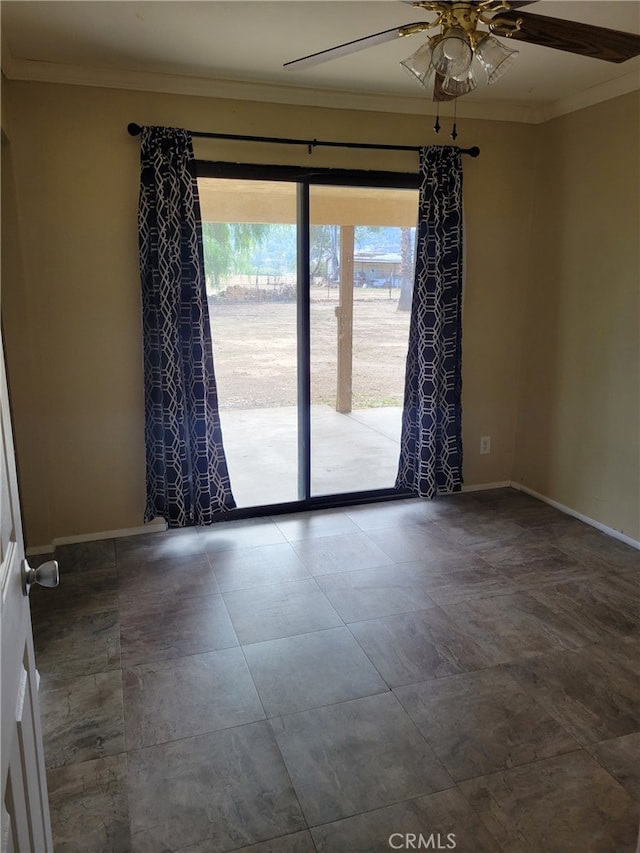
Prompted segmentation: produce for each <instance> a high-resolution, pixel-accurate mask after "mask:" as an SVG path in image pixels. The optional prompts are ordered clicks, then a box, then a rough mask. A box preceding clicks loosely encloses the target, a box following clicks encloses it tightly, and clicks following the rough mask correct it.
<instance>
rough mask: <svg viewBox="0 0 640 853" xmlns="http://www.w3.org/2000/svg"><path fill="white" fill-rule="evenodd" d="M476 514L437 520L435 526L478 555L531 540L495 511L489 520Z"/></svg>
mask: <svg viewBox="0 0 640 853" xmlns="http://www.w3.org/2000/svg"><path fill="white" fill-rule="evenodd" d="M487 521H488V519H487V516H486V514H485V513H482V514H480V513H478V515H477V516H476V517H475V518H471V517H470V515H469V513H467V514H466V515H465V516H463V517H461V518H447V519H439V520H437V521H436V524H437V525H438V527H440V529H441V530H442V532H443V533H445V534H446V535H447V536H448V537H450V538H451V539H452V540H453V541H454V542H456V543H457V544H459V545H462V546H464V547H465V548H469V549H470V550H472V551H477V552H479V553H482V552H484V551H485V550H487V549H492V548H495V547H496V546H499V545H506V544H507V543H524V542H529V541H530V540H531V536H532V534H531V533H530V531H529V530H527V529H526V528H523V527H521V526H520V525H519V524H517V523H516V522H515V521H514V520H512V519H510V518H507V517H505V515H504V513H500V512H498V511H496V512H495V513H494V514H493V517H491V518H490V523H487Z"/></svg>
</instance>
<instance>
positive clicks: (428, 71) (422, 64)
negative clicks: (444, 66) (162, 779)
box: [400, 39, 434, 88]
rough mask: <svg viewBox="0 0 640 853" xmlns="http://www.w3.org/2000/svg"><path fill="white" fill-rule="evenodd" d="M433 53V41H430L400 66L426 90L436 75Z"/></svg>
mask: <svg viewBox="0 0 640 853" xmlns="http://www.w3.org/2000/svg"><path fill="white" fill-rule="evenodd" d="M432 53H433V40H432V39H429V40H428V41H426V42H425V43H424V44H423V45H422V46H421V47H419V48H418V49H417V50H416V52H415V53H412V54H411V56H408V57H407V58H406V59H403V60H402V62H401V63H400V65H402V67H403V68H404V70H405V71H406V72H407V74H409V76H410V77H411V78H412V80H417V81H418V83H420V84H421V85H422V86H424V87H425V88H426V87H427V86H428V85H429V83H430V82H431V78H432V77H433V74H434V68H433V65H432V64H431V55H432Z"/></svg>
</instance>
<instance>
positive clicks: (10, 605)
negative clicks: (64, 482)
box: [0, 336, 53, 853]
mask: <svg viewBox="0 0 640 853" xmlns="http://www.w3.org/2000/svg"><path fill="white" fill-rule="evenodd" d="M0 362H1V364H0V415H1V418H0V432H1V433H2V435H1V440H0V457H1V458H0V580H1V584H2V586H1V589H2V602H1V605H0V625H1V632H2V645H1V646H0V659H1V667H0V668H1V681H0V688H1V690H2V693H1V703H2V708H1V710H2V718H1V719H2V726H1V728H2V752H1V753H0V755H1V756H2V758H1V764H2V803H1V804H0V805H1V808H2V853H13V851H16V852H17V853H28V851H33V853H49V851H53V842H52V840H51V826H50V820H49V803H48V800H47V781H46V775H45V766H44V750H43V748H42V732H41V728H40V711H39V704H38V686H37V676H36V668H35V660H34V652H33V637H32V634H31V614H30V611H29V599H28V598H27V596H26V595H25V593H24V591H23V583H22V569H23V561H24V542H23V538H22V523H21V519H20V504H19V500H18V483H17V478H16V467H15V457H14V451H13V435H12V431H11V419H10V414H9V399H8V393H7V381H6V375H5V368H4V349H3V347H2V338H1V336H0Z"/></svg>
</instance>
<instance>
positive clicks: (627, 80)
mask: <svg viewBox="0 0 640 853" xmlns="http://www.w3.org/2000/svg"><path fill="white" fill-rule="evenodd" d="M639 89H640V74H639V73H638V72H637V71H631V72H630V73H628V74H624V75H623V76H622V77H616V78H615V79H614V80H608V81H607V82H606V83H599V84H598V85H597V86H591V88H590V89H585V90H584V92H579V93H578V94H577V95H572V96H571V97H570V98H562V99H561V100H559V101H555V103H551V104H547V106H546V108H545V109H544V110H543V111H542V114H543V116H544V117H543V118H542V121H549V120H550V119H554V118H559V117H560V116H563V115H568V114H569V113H575V112H577V111H578V110H583V109H585V108H586V107H592V106H594V105H595V104H599V103H602V102H603V101H610V100H612V98H618V97H620V96H621V95H628V94H629V93H630V92H635V91H637V90H639Z"/></svg>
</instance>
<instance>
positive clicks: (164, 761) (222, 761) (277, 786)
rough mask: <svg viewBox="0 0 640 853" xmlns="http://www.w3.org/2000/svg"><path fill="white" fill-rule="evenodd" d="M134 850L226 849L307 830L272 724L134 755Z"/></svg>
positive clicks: (209, 852)
mask: <svg viewBox="0 0 640 853" xmlns="http://www.w3.org/2000/svg"><path fill="white" fill-rule="evenodd" d="M128 767H129V811H130V815H131V835H132V839H133V849H134V851H136V853H158V851H161V850H189V851H194V853H195V852H196V851H197V853H221V851H227V850H236V849H237V848H238V847H243V846H244V847H247V846H250V845H251V844H255V843H257V842H259V841H265V840H268V839H270V838H277V837H280V836H283V835H287V834H292V833H294V832H298V831H301V830H304V829H306V826H305V822H304V819H303V817H302V814H301V812H300V806H299V803H298V801H297V799H296V796H295V794H294V792H293V789H292V787H291V781H290V779H289V776H288V774H287V771H286V769H285V767H284V764H283V762H282V758H281V756H280V753H279V751H278V747H277V746H276V743H275V739H274V737H273V733H272V731H271V729H270V728H269V725H268V724H267V723H264V722H263V723H254V724H252V725H247V726H239V727H237V728H234V729H228V730H226V731H220V732H213V733H210V734H206V735H200V736H199V737H193V738H186V739H182V740H178V741H173V742H171V743H165V744H161V745H159V746H153V747H148V748H146V749H140V750H134V751H133V752H130V753H129V755H128Z"/></svg>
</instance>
